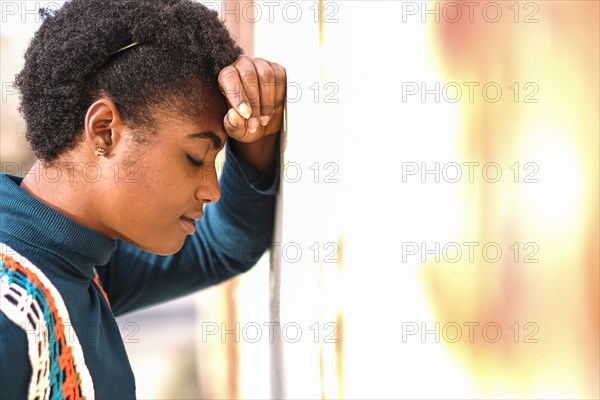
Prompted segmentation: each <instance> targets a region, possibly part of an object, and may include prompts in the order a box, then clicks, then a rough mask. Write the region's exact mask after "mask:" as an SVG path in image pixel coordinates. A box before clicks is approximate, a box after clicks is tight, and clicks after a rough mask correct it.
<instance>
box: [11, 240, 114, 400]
mask: <svg viewBox="0 0 600 400" xmlns="http://www.w3.org/2000/svg"><path fill="white" fill-rule="evenodd" d="M0 246H1V247H0V249H1V250H2V252H0V311H2V312H3V313H4V314H5V315H6V316H7V317H8V318H9V319H10V320H11V321H12V322H13V323H14V324H15V325H17V326H19V327H20V328H21V329H23V330H24V331H25V332H26V334H27V341H28V349H29V359H30V362H31V366H32V376H31V381H30V385H29V396H28V397H29V398H36V399H81V398H93V397H94V390H93V383H92V379H91V376H90V374H89V371H88V370H87V367H86V365H85V361H84V359H83V351H82V350H81V346H80V344H79V340H78V338H77V335H76V334H75V331H74V329H73V326H72V325H71V323H70V318H69V314H68V311H67V309H66V307H65V304H64V302H63V300H62V297H61V296H60V294H59V293H58V290H57V289H56V288H55V287H54V286H53V285H52V283H51V282H50V281H49V280H48V278H47V277H46V276H45V275H44V274H43V273H42V272H41V271H40V270H39V269H38V268H37V267H35V266H34V265H33V264H31V263H30V262H29V261H27V260H26V259H25V258H23V257H22V256H20V255H19V254H18V253H16V252H15V251H13V250H12V249H10V248H9V247H8V246H6V245H3V244H2V245H0ZM9 254H11V255H9ZM17 260H20V261H17ZM102 292H104V291H103V290H102ZM66 329H70V330H71V331H70V332H69V333H68V335H65V330H66ZM32 333H35V334H34V335H33V334H32ZM68 341H71V342H72V343H68Z"/></svg>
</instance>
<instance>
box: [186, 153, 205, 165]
mask: <svg viewBox="0 0 600 400" xmlns="http://www.w3.org/2000/svg"><path fill="white" fill-rule="evenodd" d="M187 158H188V161H189V162H190V164H191V165H193V166H194V167H201V166H203V165H204V161H201V160H196V159H195V158H194V157H192V156H190V155H189V154H187Z"/></svg>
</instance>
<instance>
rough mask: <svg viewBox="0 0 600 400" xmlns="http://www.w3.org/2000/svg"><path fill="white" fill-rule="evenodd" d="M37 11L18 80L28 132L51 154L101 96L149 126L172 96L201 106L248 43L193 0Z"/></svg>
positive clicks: (183, 104) (73, 138) (41, 152)
mask: <svg viewBox="0 0 600 400" xmlns="http://www.w3.org/2000/svg"><path fill="white" fill-rule="evenodd" d="M40 14H41V15H42V17H43V18H44V22H43V24H42V25H41V27H40V28H39V30H38V31H37V32H36V34H35V36H34V38H33V39H32V41H31V43H30V45H29V48H28V50H27V52H26V53H25V66H24V68H23V70H22V71H21V72H20V73H19V74H18V75H17V76H16V80H15V85H16V86H17V87H18V89H19V91H20V94H21V105H20V108H19V111H20V112H21V113H22V115H23V117H24V118H25V121H26V123H27V132H26V138H27V140H28V141H29V143H30V145H31V147H32V149H33V151H34V152H35V155H36V156H37V157H38V158H39V159H40V160H42V161H43V162H46V163H52V162H53V161H55V160H56V159H57V158H58V157H59V156H60V155H61V154H63V153H64V152H65V151H67V150H70V149H73V148H74V147H75V146H76V144H77V142H78V140H79V139H80V138H81V137H82V132H83V128H84V118H85V114H86V112H87V109H88V108H89V106H90V105H91V104H92V103H93V102H94V101H95V100H97V99H98V98H100V97H103V96H105V97H108V98H110V99H112V100H113V101H114V102H115V105H116V106H117V109H118V110H119V113H120V114H121V117H122V118H123V120H124V121H125V122H126V124H127V125H128V126H129V127H131V128H132V129H133V128H135V127H136V126H138V127H139V126H144V127H148V126H152V124H153V121H152V118H151V117H149V115H150V114H151V113H150V112H149V111H150V110H153V109H159V108H160V107H164V105H165V104H170V105H171V107H177V109H178V110H179V111H182V112H186V110H187V112H188V114H189V113H192V112H194V111H195V112H197V111H198V107H199V106H200V105H199V103H202V99H203V96H204V99H205V98H206V94H207V93H214V94H217V95H218V93H219V91H218V85H217V77H218V74H219V71H220V70H221V69H222V68H223V67H225V66H226V65H228V64H230V63H232V62H233V61H234V60H235V59H236V58H237V57H238V56H239V55H240V54H241V53H242V50H241V49H240V48H239V47H238V46H237V45H236V44H235V42H234V41H233V39H232V38H231V36H230V34H229V32H228V30H227V28H226V27H225V26H224V25H223V23H222V22H221V21H220V20H219V17H218V14H217V13H216V12H215V11H212V10H209V9H208V8H206V7H205V6H203V5H202V4H200V3H196V2H194V1H192V0H71V1H68V2H66V3H65V5H64V6H63V7H62V8H61V9H59V10H58V11H55V12H52V11H50V10H44V9H41V10H40ZM136 42H137V43H139V44H137V45H135V46H132V47H129V48H127V49H125V50H121V51H119V49H122V48H123V47H125V46H128V45H130V44H132V43H136ZM199 88H201V89H202V90H199ZM134 131H135V129H134Z"/></svg>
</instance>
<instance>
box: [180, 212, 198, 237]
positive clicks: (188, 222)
mask: <svg viewBox="0 0 600 400" xmlns="http://www.w3.org/2000/svg"><path fill="white" fill-rule="evenodd" d="M202 215H203V213H195V214H189V215H187V214H186V215H182V216H181V217H179V220H180V221H181V225H182V226H183V229H184V230H185V231H186V232H187V234H188V235H193V234H194V233H195V232H196V221H198V220H199V219H200V218H202Z"/></svg>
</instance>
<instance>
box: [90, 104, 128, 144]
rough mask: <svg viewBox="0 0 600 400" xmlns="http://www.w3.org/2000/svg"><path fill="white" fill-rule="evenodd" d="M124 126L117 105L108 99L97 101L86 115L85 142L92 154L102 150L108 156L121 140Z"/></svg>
mask: <svg viewBox="0 0 600 400" xmlns="http://www.w3.org/2000/svg"><path fill="white" fill-rule="evenodd" d="M122 126H123V124H122V121H121V116H120V115H119V112H118V110H117V107H116V105H115V103H114V102H113V101H112V100H110V99H108V98H102V99H99V100H96V101H95V102H94V103H92V105H90V107H89V108H88V110H87V113H86V115H85V125H84V128H85V132H84V137H83V138H84V141H85V142H86V144H87V145H88V147H89V148H90V149H91V151H92V152H95V151H96V150H97V149H99V148H101V149H104V151H105V154H108V153H110V152H111V150H112V149H113V148H114V146H115V145H116V142H117V141H118V140H119V137H120V130H121V128H122Z"/></svg>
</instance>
